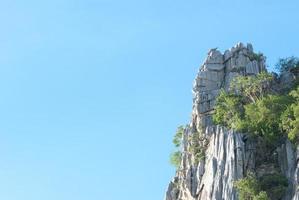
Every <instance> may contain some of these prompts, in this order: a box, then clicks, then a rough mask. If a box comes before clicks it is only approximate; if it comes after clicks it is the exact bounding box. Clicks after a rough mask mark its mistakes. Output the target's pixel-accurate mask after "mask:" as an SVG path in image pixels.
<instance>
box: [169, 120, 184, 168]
mask: <svg viewBox="0 0 299 200" xmlns="http://www.w3.org/2000/svg"><path fill="white" fill-rule="evenodd" d="M184 131H185V128H184V126H179V127H178V128H177V131H176V133H175V135H174V137H173V140H172V142H173V144H174V146H175V149H176V150H175V151H174V152H173V153H172V154H171V155H170V163H171V164H172V165H173V166H175V167H176V168H179V166H180V163H181V160H182V152H181V146H182V139H183V134H184Z"/></svg>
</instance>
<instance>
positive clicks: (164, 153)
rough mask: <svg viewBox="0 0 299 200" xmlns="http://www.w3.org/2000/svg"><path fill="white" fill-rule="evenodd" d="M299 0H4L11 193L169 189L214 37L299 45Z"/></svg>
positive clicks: (149, 193)
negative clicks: (177, 136)
mask: <svg viewBox="0 0 299 200" xmlns="http://www.w3.org/2000/svg"><path fill="white" fill-rule="evenodd" d="M297 2H298V1H296V0H294V1H290V0H286V1H274V0H248V1H241V0H235V1H232V0H187V1H182V0H180V1H179V0H164V1H162V0H148V1H143V0H73V1H71V0H48V1H46V0H45V1H40V0H35V1H33V0H26V1H24V0H22V1H21V0H19V1H17V0H0V25H1V31H0V46H1V48H0V92H1V98H0V199H2V200H120V199H121V200H159V199H162V198H163V196H164V191H165V189H166V187H167V183H168V182H169V180H170V179H171V177H172V176H173V174H174V169H173V168H172V167H171V166H170V165H169V162H168V157H169V154H170V152H171V150H172V144H171V140H172V136H173V133H174V132H175V129H176V127H177V126H178V125H181V124H186V123H187V122H188V121H189V119H190V113H191V106H192V95H191V88H192V82H193V79H194V77H195V75H196V73H197V70H198V67H199V66H200V64H201V63H202V61H203V59H204V57H205V56H206V53H207V51H208V49H209V48H213V47H219V48H220V49H221V50H224V49H227V48H230V47H231V46H232V45H234V44H236V43H237V42H238V41H243V42H244V43H246V42H251V43H253V45H254V48H255V50H257V51H262V52H264V53H265V54H266V55H267V57H268V61H269V62H268V63H269V64H271V65H273V63H275V62H276V60H277V59H278V58H279V57H284V56H290V55H299V44H298V38H299V37H298V36H299V15H298V8H299V3H297Z"/></svg>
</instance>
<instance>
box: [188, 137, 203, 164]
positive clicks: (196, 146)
mask: <svg viewBox="0 0 299 200" xmlns="http://www.w3.org/2000/svg"><path fill="white" fill-rule="evenodd" d="M203 140H204V139H203V138H202V137H201V134H200V133H199V132H198V131H197V132H195V133H193V134H191V135H190V146H189V148H190V149H189V150H190V152H191V153H192V155H194V161H195V163H196V164H197V163H198V162H199V161H201V160H202V159H204V158H205V147H204V145H203Z"/></svg>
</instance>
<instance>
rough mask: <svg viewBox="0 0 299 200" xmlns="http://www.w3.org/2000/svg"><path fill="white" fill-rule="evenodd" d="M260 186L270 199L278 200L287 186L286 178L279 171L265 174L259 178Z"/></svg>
mask: <svg viewBox="0 0 299 200" xmlns="http://www.w3.org/2000/svg"><path fill="white" fill-rule="evenodd" d="M260 186H261V189H262V190H264V191H266V192H267V194H268V196H269V197H270V199H271V200H280V199H282V197H283V196H284V194H285V192H286V189H287V187H288V179H287V178H286V177H285V176H283V175H281V174H279V173H274V174H267V175H264V176H262V177H261V178H260Z"/></svg>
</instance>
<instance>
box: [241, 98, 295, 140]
mask: <svg viewBox="0 0 299 200" xmlns="http://www.w3.org/2000/svg"><path fill="white" fill-rule="evenodd" d="M289 103H290V98H289V97H288V96H280V95H268V96H265V97H264V98H262V99H260V100H258V101H257V102H255V103H250V104H247V105H245V106H244V108H245V115H244V116H245V117H244V123H243V129H245V130H246V131H247V132H250V133H253V134H255V135H260V136H262V137H264V138H265V139H266V141H267V142H269V143H271V144H274V143H275V142H277V141H278V139H279V138H280V137H281V136H282V135H281V132H282V131H281V129H280V118H279V117H277V116H280V115H281V114H282V113H283V112H284V110H285V109H286V108H287V106H288V104H289Z"/></svg>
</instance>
